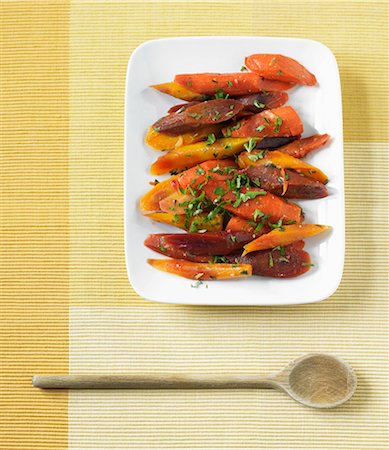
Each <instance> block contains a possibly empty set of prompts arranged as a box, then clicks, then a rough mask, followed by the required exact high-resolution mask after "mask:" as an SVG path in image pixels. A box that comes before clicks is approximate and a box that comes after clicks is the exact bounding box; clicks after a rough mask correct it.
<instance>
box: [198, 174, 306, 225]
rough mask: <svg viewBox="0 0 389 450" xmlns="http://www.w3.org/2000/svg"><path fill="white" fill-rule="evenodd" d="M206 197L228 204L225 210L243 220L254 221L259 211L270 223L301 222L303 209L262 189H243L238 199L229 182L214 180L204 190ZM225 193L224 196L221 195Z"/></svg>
mask: <svg viewBox="0 0 389 450" xmlns="http://www.w3.org/2000/svg"><path fill="white" fill-rule="evenodd" d="M202 189H203V190H204V192H205V195H206V197H208V198H209V199H210V200H211V201H215V200H217V199H220V200H221V201H222V202H227V203H226V204H225V205H224V206H223V208H224V209H227V210H228V211H230V212H232V213H233V214H235V215H237V216H239V217H241V218H242V219H247V220H254V217H255V211H256V210H259V211H261V213H263V214H264V215H269V221H271V222H273V221H274V222H277V221H278V220H280V219H281V218H282V219H285V220H295V221H296V222H301V220H302V216H301V208H300V207H299V206H298V205H296V204H295V203H292V202H287V201H286V200H283V199H281V198H280V197H277V196H276V195H273V194H271V193H270V192H266V191H264V190H262V189H246V188H242V189H241V191H240V194H239V198H237V196H236V194H235V193H233V192H232V191H229V188H228V183H227V181H226V180H225V181H221V180H220V179H214V178H212V179H211V180H209V181H208V182H207V183H206V184H205V185H204V186H203V188H202ZM222 191H224V192H225V194H224V195H222V196H221V195H220V194H219V193H220V192H222Z"/></svg>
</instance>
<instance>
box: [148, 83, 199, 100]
mask: <svg viewBox="0 0 389 450" xmlns="http://www.w3.org/2000/svg"><path fill="white" fill-rule="evenodd" d="M150 87H151V88H153V89H156V90H157V91H160V92H163V93H164V94H168V95H171V96H172V97H175V98H180V99H181V100H186V101H188V102H191V101H193V100H198V101H202V100H206V98H207V97H206V96H204V95H201V94H199V93H198V92H194V91H192V90H190V89H188V88H187V87H185V86H182V85H181V84H178V83H175V82H174V81H171V82H169V83H162V84H154V86H150Z"/></svg>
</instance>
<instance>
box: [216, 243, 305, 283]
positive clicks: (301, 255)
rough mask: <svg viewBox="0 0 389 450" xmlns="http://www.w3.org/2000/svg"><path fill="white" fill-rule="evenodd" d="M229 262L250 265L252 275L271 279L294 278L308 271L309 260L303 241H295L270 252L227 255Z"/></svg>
mask: <svg viewBox="0 0 389 450" xmlns="http://www.w3.org/2000/svg"><path fill="white" fill-rule="evenodd" d="M224 258H225V259H226V260H227V261H229V262H231V263H232V262H235V263H237V264H250V265H251V266H252V267H253V275H259V276H263V277H272V278H294V277H298V276H299V275H302V274H303V273H305V272H307V271H308V270H309V269H310V266H311V265H312V264H311V258H310V256H309V254H308V253H307V252H306V251H304V241H297V242H294V243H293V244H290V245H286V246H285V247H277V248H274V249H272V250H261V251H258V252H253V253H249V254H247V255H245V256H243V257H242V256H241V255H227V256H225V257H224Z"/></svg>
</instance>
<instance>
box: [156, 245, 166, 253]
mask: <svg viewBox="0 0 389 450" xmlns="http://www.w3.org/2000/svg"><path fill="white" fill-rule="evenodd" d="M158 248H159V249H160V250H161V252H162V253H166V252H167V250H166V248H165V247H162V245H160V246H159V247H158Z"/></svg>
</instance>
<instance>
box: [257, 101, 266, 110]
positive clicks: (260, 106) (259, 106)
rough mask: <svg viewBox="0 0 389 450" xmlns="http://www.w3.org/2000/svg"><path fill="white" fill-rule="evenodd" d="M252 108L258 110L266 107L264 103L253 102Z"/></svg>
mask: <svg viewBox="0 0 389 450" xmlns="http://www.w3.org/2000/svg"><path fill="white" fill-rule="evenodd" d="M254 106H255V107H256V108H258V109H261V108H266V105H265V104H264V103H261V102H259V101H258V100H255V101H254Z"/></svg>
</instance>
